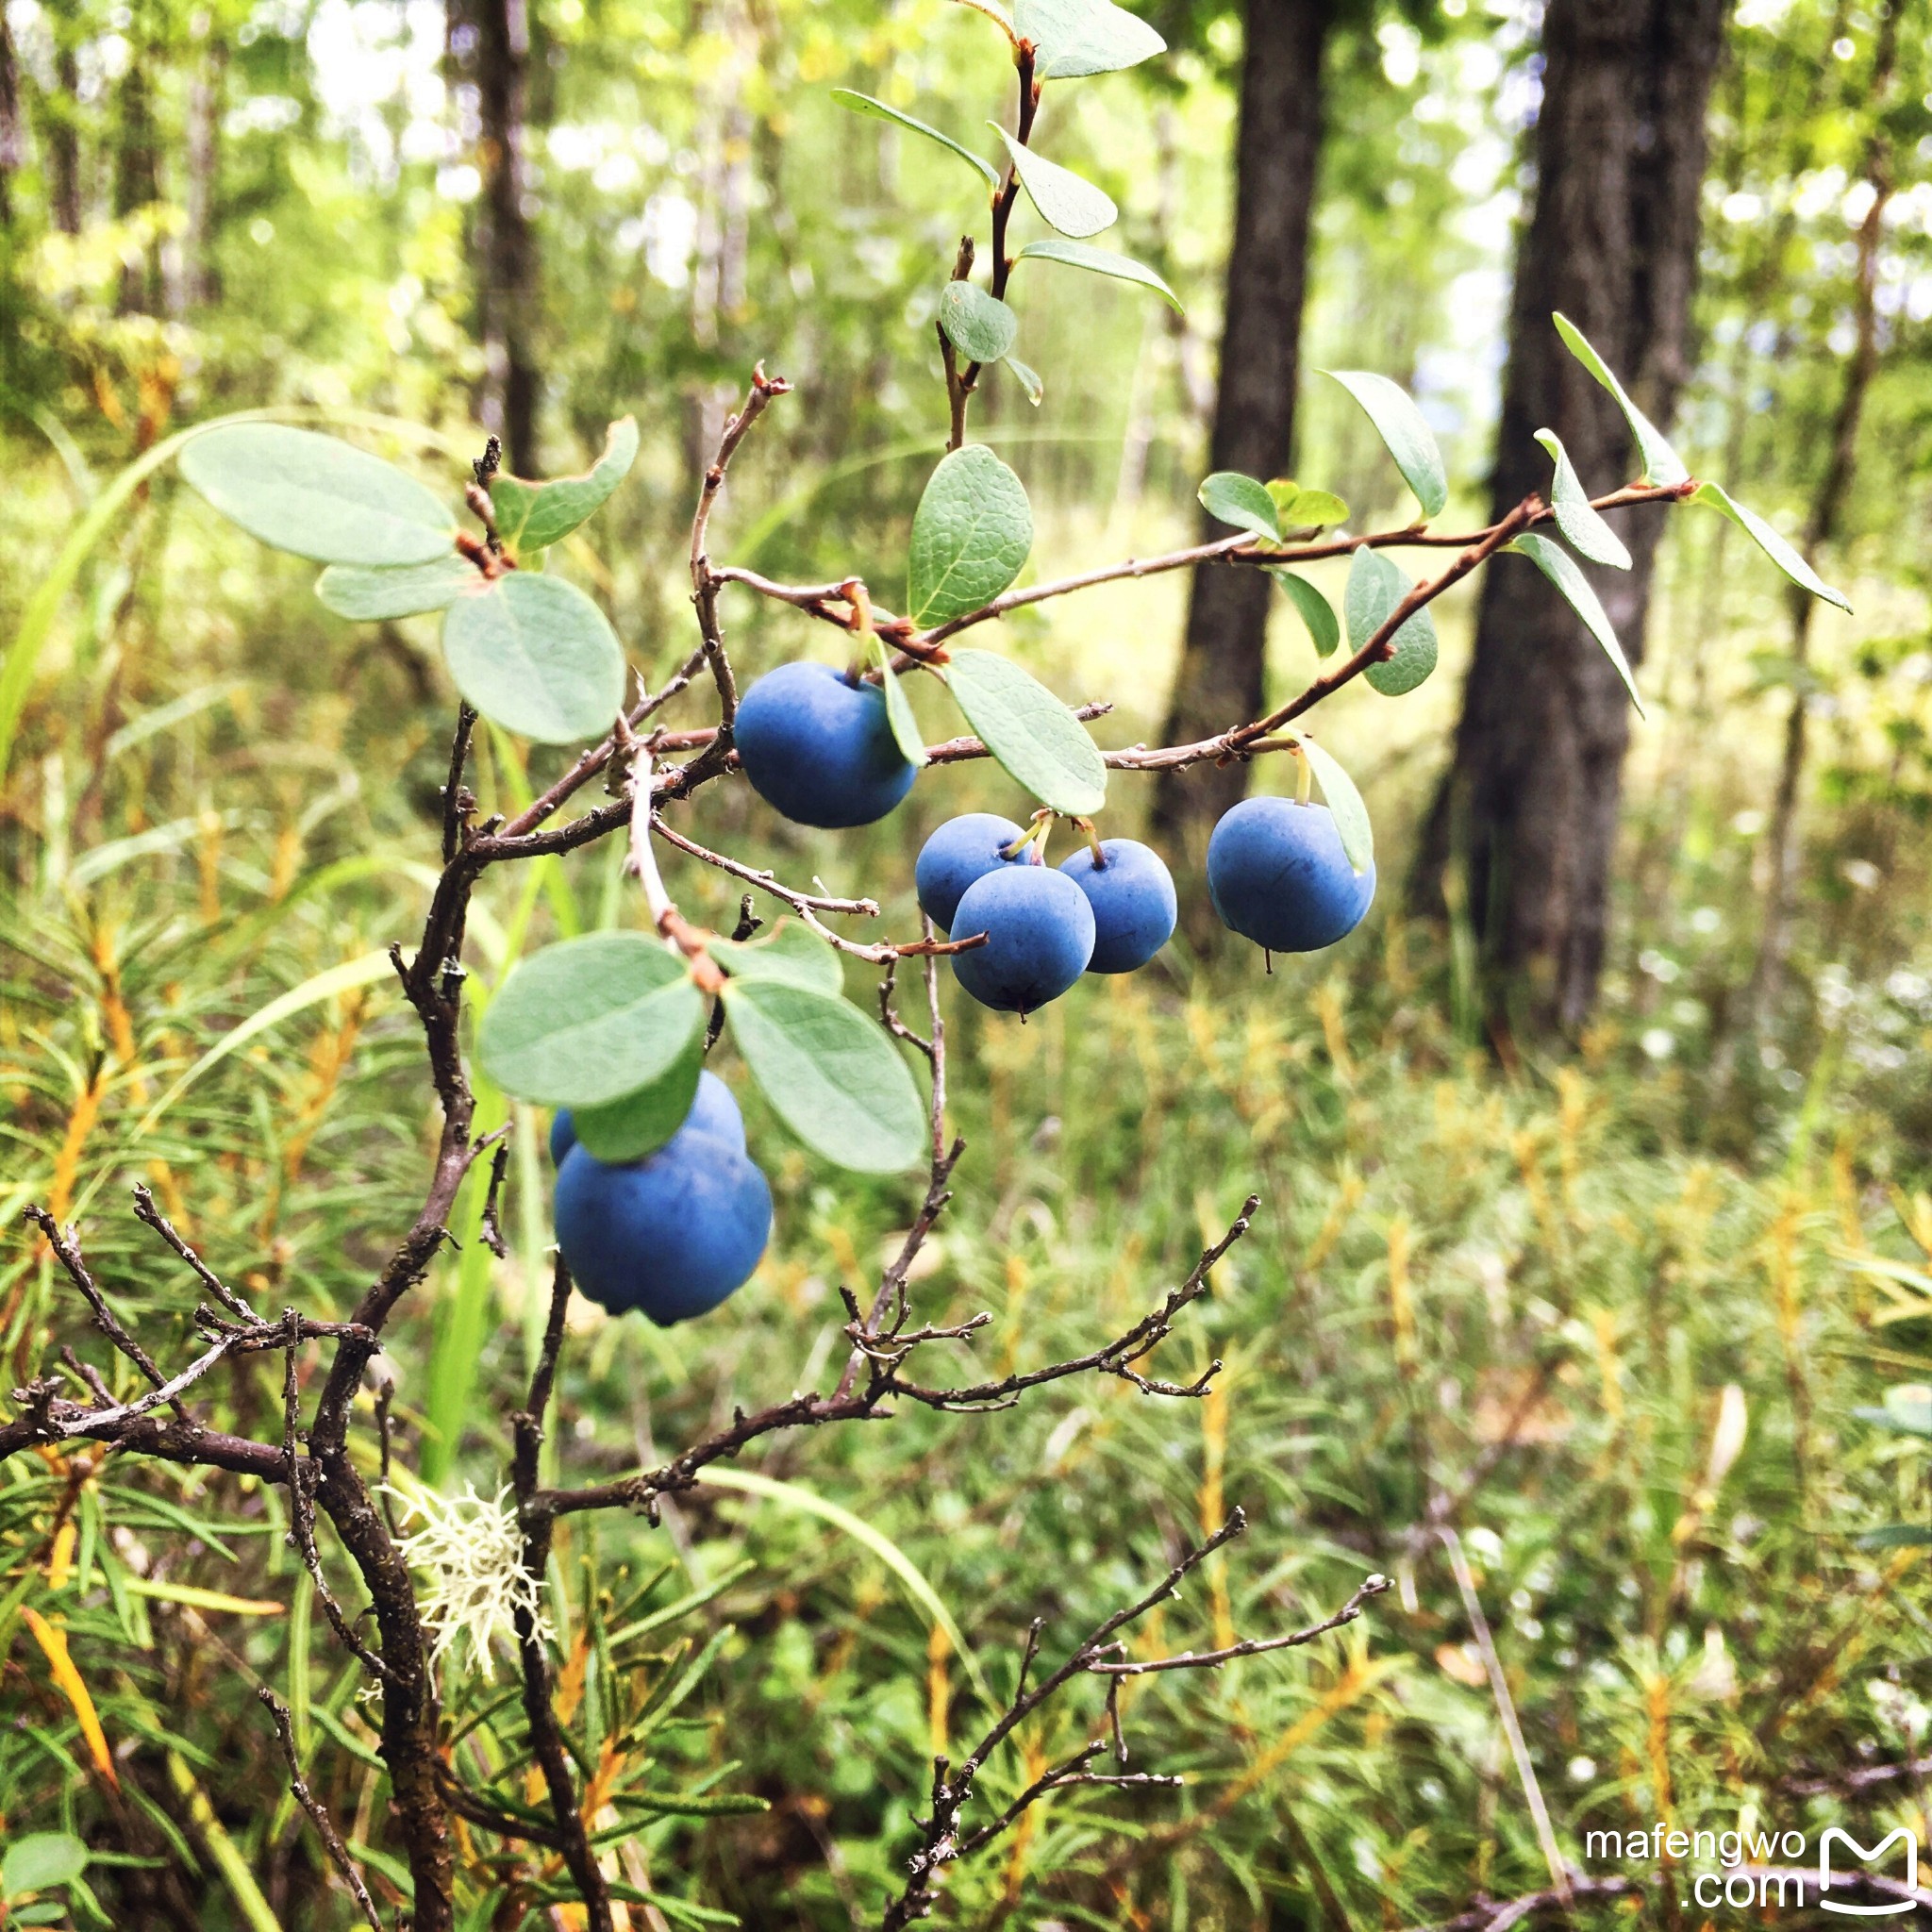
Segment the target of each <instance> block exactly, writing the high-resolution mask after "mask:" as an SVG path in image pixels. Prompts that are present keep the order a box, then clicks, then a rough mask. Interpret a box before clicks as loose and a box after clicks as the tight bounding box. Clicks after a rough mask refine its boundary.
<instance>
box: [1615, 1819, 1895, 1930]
mask: <svg viewBox="0 0 1932 1932" xmlns="http://www.w3.org/2000/svg"><path fill="white" fill-rule="evenodd" d="M1583 1848H1584V1857H1585V1859H1586V1860H1587V1861H1589V1862H1590V1863H1591V1864H1596V1863H1620V1864H1637V1865H1647V1866H1657V1865H1661V1864H1663V1863H1664V1862H1665V1861H1666V1860H1668V1861H1669V1862H1670V1863H1671V1864H1673V1865H1675V1866H1680V1867H1681V1866H1689V1867H1691V1868H1692V1869H1691V1872H1690V1874H1688V1875H1689V1876H1690V1880H1691V1897H1692V1898H1693V1899H1694V1900H1695V1901H1696V1903H1697V1904H1698V1905H1699V1906H1700V1907H1704V1908H1705V1909H1706V1910H1711V1909H1715V1908H1717V1907H1730V1908H1731V1909H1733V1910H1735V1911H1744V1910H1747V1909H1752V1908H1756V1909H1758V1910H1762V1909H1763V1908H1765V1907H1777V1906H1790V1907H1793V1908H1798V1907H1804V1906H1806V1905H1807V1904H1810V1905H1815V1906H1817V1907H1821V1908H1822V1909H1823V1910H1824V1911H1827V1912H1837V1913H1840V1914H1842V1915H1843V1916H1844V1917H1846V1918H1857V1919H1874V1918H1890V1917H1891V1916H1892V1915H1893V1914H1895V1913H1900V1912H1907V1911H1910V1910H1911V1909H1912V1907H1913V1905H1914V1904H1915V1903H1916V1898H1915V1896H1914V1888H1916V1887H1917V1885H1918V1882H1919V1843H1918V1840H1917V1839H1916V1838H1915V1837H1914V1835H1913V1834H1912V1833H1911V1832H1910V1831H1909V1830H1907V1828H1906V1827H1904V1826H1903V1825H1901V1826H1900V1827H1899V1828H1898V1829H1896V1830H1894V1831H1892V1832H1890V1833H1888V1834H1885V1835H1883V1836H1881V1837H1880V1838H1879V1839H1878V1841H1877V1842H1876V1843H1875V1844H1873V1845H1864V1844H1860V1843H1859V1842H1858V1840H1857V1839H1855V1838H1854V1837H1853V1836H1852V1835H1851V1834H1850V1833H1849V1832H1847V1831H1845V1830H1844V1829H1842V1828H1841V1827H1840V1826H1838V1825H1831V1826H1828V1827H1827V1828H1826V1829H1825V1830H1824V1832H1823V1833H1821V1834H1820V1836H1819V1839H1818V1841H1817V1845H1816V1848H1815V1850H1814V1849H1813V1847H1812V1844H1811V1841H1810V1840H1808V1839H1807V1836H1806V1834H1805V1833H1804V1832H1802V1831H1757V1830H1752V1831H1745V1830H1731V1831H1716V1830H1711V1829H1705V1830H1701V1831H1683V1830H1678V1829H1675V1828H1674V1827H1672V1826H1668V1825H1665V1824H1661V1823H1659V1824H1653V1825H1652V1826H1651V1827H1650V1828H1649V1829H1648V1830H1643V1831H1591V1832H1586V1833H1585V1834H1584V1840H1583ZM1698 1868H1702V1869H1698ZM1712 1868H1715V1869H1712ZM1874 1877H1875V1878H1878V1879H1879V1880H1880V1881H1881V1883H1880V1885H1879V1886H1878V1887H1876V1888H1874V1885H1873V1882H1872V1881H1873V1880H1874ZM1888 1879H1889V1880H1890V1881H1892V1882H1891V1883H1890V1884H1885V1883H1883V1882H1882V1881H1884V1880H1888Z"/></svg>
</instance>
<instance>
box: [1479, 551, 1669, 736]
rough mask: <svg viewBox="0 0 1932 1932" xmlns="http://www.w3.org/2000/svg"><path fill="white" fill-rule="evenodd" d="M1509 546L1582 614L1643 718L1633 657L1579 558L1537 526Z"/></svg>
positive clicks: (1585, 624) (1579, 615)
mask: <svg viewBox="0 0 1932 1932" xmlns="http://www.w3.org/2000/svg"><path fill="white" fill-rule="evenodd" d="M1509 548H1510V549H1511V550H1514V551H1517V552H1518V553H1520V554H1521V555H1522V556H1524V557H1526V558H1529V560H1530V561H1531V562H1532V563H1533V564H1535V565H1536V567H1537V568H1538V569H1539V570H1540V571H1541V572H1542V574H1543V575H1544V576H1546V577H1548V578H1549V580H1550V581H1551V583H1553V584H1555V585H1556V587H1557V590H1558V591H1560V592H1561V593H1562V596H1563V600H1564V602H1565V603H1567V604H1568V605H1569V606H1570V608H1571V609H1573V610H1574V611H1575V613H1576V614H1577V616H1578V617H1580V618H1582V620H1583V625H1584V628H1585V629H1586V630H1588V631H1589V632H1590V634H1591V637H1593V638H1594V639H1595V640H1596V641H1597V642H1598V644H1600V645H1601V646H1602V647H1603V653H1604V656H1605V657H1607V658H1608V659H1609V660H1610V662H1611V663H1612V664H1614V665H1615V666H1616V667H1617V675H1618V676H1619V677H1621V678H1622V679H1623V680H1624V690H1625V691H1628V692H1629V693H1630V702H1631V703H1632V704H1633V705H1635V706H1636V707H1637V715H1638V716H1639V717H1640V718H1641V717H1642V716H1644V709H1643V699H1642V696H1641V694H1640V693H1639V691H1638V689H1637V677H1636V674H1635V673H1634V672H1632V670H1631V669H1630V660H1629V659H1628V658H1626V657H1624V647H1623V645H1622V644H1620V643H1619V642H1618V641H1617V632H1616V628H1615V626H1614V625H1612V624H1611V623H1610V619H1609V613H1608V612H1607V610H1605V608H1604V607H1603V605H1602V604H1601V603H1600V602H1599V601H1598V599H1597V594H1596V592H1595V591H1593V590H1591V586H1590V579H1589V578H1588V577H1586V576H1585V575H1583V572H1582V571H1581V569H1579V568H1578V566H1577V563H1576V559H1575V558H1574V557H1572V556H1571V555H1570V553H1569V552H1568V551H1567V550H1565V549H1564V548H1563V546H1562V545H1561V544H1560V543H1553V542H1551V541H1550V540H1549V539H1548V538H1547V537H1539V536H1538V535H1537V534H1536V532H1535V531H1534V530H1525V531H1524V533H1523V535H1522V536H1520V537H1519V538H1517V540H1516V541H1515V542H1513V543H1512V544H1510V545H1509Z"/></svg>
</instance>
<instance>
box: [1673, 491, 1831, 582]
mask: <svg viewBox="0 0 1932 1932" xmlns="http://www.w3.org/2000/svg"><path fill="white" fill-rule="evenodd" d="M1691 502H1692V503H1702V504H1706V505H1707V506H1708V507H1709V508H1712V509H1714V510H1716V511H1717V512H1718V513H1719V514H1720V515H1721V516H1727V517H1729V518H1730V520H1731V521H1732V523H1734V524H1736V525H1737V526H1738V527H1739V528H1740V530H1742V531H1743V532H1744V534H1745V535H1746V536H1747V537H1749V538H1750V539H1751V541H1753V542H1754V543H1756V544H1757V547H1758V548H1759V549H1760V550H1761V551H1763V552H1764V554H1765V556H1767V557H1768V558H1771V560H1772V562H1774V564H1776V565H1777V567H1778V569H1780V570H1781V571H1783V572H1784V574H1785V575H1786V576H1788V577H1790V580H1791V581H1792V583H1794V584H1796V585H1797V586H1798V588H1799V589H1800V590H1804V591H1810V593H1811V594H1812V595H1813V596H1814V597H1822V598H1824V601H1825V602H1826V603H1827V604H1836V605H1837V606H1838V608H1840V610H1846V611H1848V610H1850V609H1851V608H1852V605H1851V599H1850V598H1848V597H1847V596H1846V595H1845V593H1844V592H1843V591H1835V590H1833V589H1832V587H1831V586H1830V585H1829V584H1827V583H1826V582H1825V581H1824V578H1823V577H1821V576H1820V575H1818V573H1817V572H1816V571H1815V570H1813V569H1812V568H1811V566H1810V565H1809V564H1808V563H1807V562H1806V561H1805V559H1804V558H1802V557H1801V556H1799V554H1798V553H1797V551H1795V550H1794V549H1793V548H1792V547H1791V546H1790V544H1789V543H1788V542H1786V541H1785V540H1784V538H1783V537H1781V536H1780V535H1779V534H1778V533H1777V531H1776V530H1775V529H1774V528H1773V526H1772V525H1770V524H1768V523H1766V522H1765V520H1764V519H1763V518H1762V517H1761V516H1759V515H1758V514H1757V511H1756V510H1755V509H1747V508H1745V507H1744V506H1743V505H1742V504H1741V503H1740V502H1739V501H1738V499H1737V498H1736V497H1735V496H1733V495H1731V494H1730V492H1729V491H1725V490H1724V489H1721V488H1720V487H1719V486H1718V485H1717V484H1715V483H1700V484H1699V485H1698V486H1697V493H1696V494H1695V495H1694V496H1692V497H1691Z"/></svg>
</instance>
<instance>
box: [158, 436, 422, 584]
mask: <svg viewBox="0 0 1932 1932" xmlns="http://www.w3.org/2000/svg"><path fill="white" fill-rule="evenodd" d="M180 468H181V474H182V475H183V476H184V477H185V478H186V479H187V481H188V482H189V484H190V485H191V486H192V488H193V489H194V490H195V491H196V492H197V493H198V494H200V495H201V496H203V497H204V498H206V499H207V501H208V503H209V504H210V505H211V506H212V507H213V508H216V509H218V510H220V511H221V513H222V514H223V515H224V516H225V517H226V518H227V519H228V520H229V522H231V523H235V524H239V525H241V526H242V528H243V529H244V530H246V531H247V532H248V534H249V535H250V536H251V537H258V538H259V539H260V540H261V541H262V542H264V543H270V544H273V545H274V546H275V548H276V549H277V550H289V551H292V552H293V553H294V554H295V555H296V556H297V557H308V558H313V559H314V560H315V561H316V562H317V563H364V564H372V565H383V564H399V563H431V562H434V561H435V560H436V559H437V558H440V557H441V556H443V555H444V553H445V552H447V551H448V549H449V547H450V545H451V543H452V542H453V541H455V539H456V533H457V526H456V520H455V519H454V518H453V517H452V516H451V515H450V513H449V511H448V510H447V509H446V508H444V507H443V505H442V504H441V502H439V501H438V499H437V498H436V497H435V496H434V495H432V494H431V493H430V491H427V490H425V488H424V487H423V485H422V484H420V483H419V482H417V481H416V479H415V478H414V477H413V476H410V475H407V474H405V473H404V472H403V471H401V470H399V469H397V468H396V467H395V465H394V464H393V463H386V462H384V461H383V459H382V458H380V457H375V456H371V455H370V454H369V452H368V451H367V450H363V449H358V448H357V447H356V445H355V444H354V443H352V442H343V441H341V439H340V438H339V437H334V436H322V435H319V434H318V433H317V432H316V431H315V430H313V429H291V428H289V427H287V426H286V425H283V424H279V423H234V424H230V425H228V426H227V427H226V428H224V429H211V430H209V431H208V434H207V435H206V436H198V437H196V438H195V439H194V440H193V441H192V442H189V443H188V444H186V445H185V446H184V447H183V449H182V451H181V456H180Z"/></svg>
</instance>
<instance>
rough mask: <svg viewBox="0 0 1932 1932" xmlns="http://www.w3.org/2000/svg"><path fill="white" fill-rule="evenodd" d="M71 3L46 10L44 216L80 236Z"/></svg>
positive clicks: (77, 89) (76, 87)
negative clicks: (50, 75) (48, 75)
mask: <svg viewBox="0 0 1932 1932" xmlns="http://www.w3.org/2000/svg"><path fill="white" fill-rule="evenodd" d="M74 13H75V0H58V4H56V5H55V6H53V7H51V8H48V14H49V17H50V19H51V21H52V24H53V28H54V92H53V93H52V94H50V95H45V96H43V97H42V109H43V112H44V113H45V116H46V148H47V214H48V218H49V219H50V220H51V221H52V222H53V224H54V225H55V227H57V228H58V230H59V231H60V232H61V234H63V235H77V234H79V233H80V133H79V129H78V126H77V125H76V122H75V116H76V115H77V114H78V113H79V111H80V62H79V59H78V58H77V56H76V55H75V39H76V37H77V35H78V32H79V28H78V25H77V24H76V22H75V18H74Z"/></svg>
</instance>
